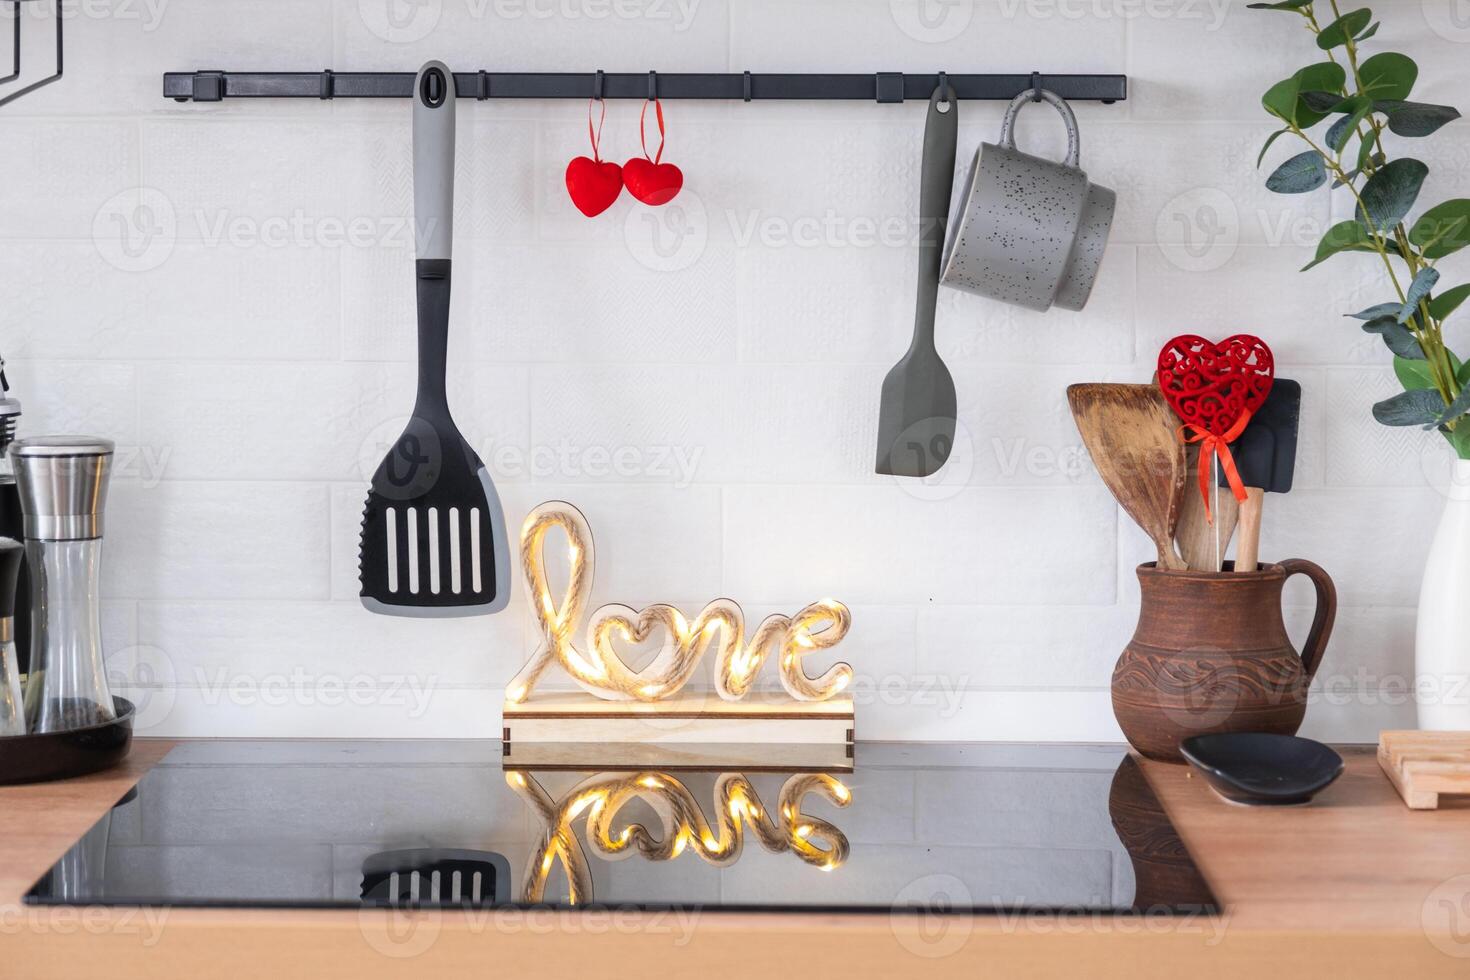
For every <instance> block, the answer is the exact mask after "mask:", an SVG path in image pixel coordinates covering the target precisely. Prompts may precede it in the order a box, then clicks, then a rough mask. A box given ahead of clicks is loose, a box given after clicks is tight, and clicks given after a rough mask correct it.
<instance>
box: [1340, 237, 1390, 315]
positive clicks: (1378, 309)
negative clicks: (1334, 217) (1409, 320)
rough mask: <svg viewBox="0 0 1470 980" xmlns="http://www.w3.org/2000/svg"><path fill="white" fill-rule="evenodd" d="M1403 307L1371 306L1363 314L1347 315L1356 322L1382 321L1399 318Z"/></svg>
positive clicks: (1388, 305)
mask: <svg viewBox="0 0 1470 980" xmlns="http://www.w3.org/2000/svg"><path fill="white" fill-rule="evenodd" d="M1352 223H1353V224H1357V222H1356V221H1354V222H1352ZM1343 224H1347V222H1343ZM1360 227H1361V226H1360ZM1401 305H1403V304H1401V303H1379V304H1378V305H1377V306H1370V307H1368V308H1367V309H1366V310H1363V311H1362V312H1361V313H1349V314H1347V315H1348V316H1350V317H1352V318H1353V319H1354V320H1379V319H1382V318H1383V317H1386V316H1397V315H1398V312H1399V307H1400V306H1401Z"/></svg>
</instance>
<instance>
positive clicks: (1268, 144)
mask: <svg viewBox="0 0 1470 980" xmlns="http://www.w3.org/2000/svg"><path fill="white" fill-rule="evenodd" d="M1289 132H1291V130H1290V129H1278V130H1276V132H1274V133H1272V134H1271V135H1270V136H1267V137H1266V142H1265V144H1264V145H1262V147H1261V152H1260V153H1259V154H1258V155H1257V156H1256V169H1257V170H1259V169H1260V168H1261V161H1262V160H1264V159H1266V151H1267V150H1269V149H1271V144H1272V143H1274V142H1276V137H1278V136H1280V135H1281V134H1282V133H1289Z"/></svg>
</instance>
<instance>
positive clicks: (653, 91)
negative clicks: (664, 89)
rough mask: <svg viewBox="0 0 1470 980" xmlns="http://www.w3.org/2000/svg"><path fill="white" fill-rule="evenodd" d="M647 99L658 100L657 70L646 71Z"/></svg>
mask: <svg viewBox="0 0 1470 980" xmlns="http://www.w3.org/2000/svg"><path fill="white" fill-rule="evenodd" d="M648 100H649V101H650V102H657V101H658V72H656V71H651V72H649V73H648Z"/></svg>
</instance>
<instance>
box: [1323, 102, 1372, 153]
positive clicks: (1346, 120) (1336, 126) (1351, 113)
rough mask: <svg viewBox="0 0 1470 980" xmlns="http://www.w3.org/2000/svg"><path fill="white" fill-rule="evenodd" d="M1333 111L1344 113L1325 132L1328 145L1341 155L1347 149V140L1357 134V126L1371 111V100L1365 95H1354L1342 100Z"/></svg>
mask: <svg viewBox="0 0 1470 980" xmlns="http://www.w3.org/2000/svg"><path fill="white" fill-rule="evenodd" d="M1333 111H1334V112H1342V113H1346V115H1344V116H1343V117H1342V118H1341V119H1339V120H1338V121H1337V122H1335V123H1333V124H1332V128H1331V129H1329V130H1327V142H1328V144H1330V145H1331V147H1332V148H1333V149H1334V150H1336V151H1337V152H1338V153H1341V152H1342V151H1343V150H1344V149H1345V148H1346V147H1347V144H1348V140H1350V139H1352V137H1353V133H1355V132H1357V130H1358V124H1359V123H1361V122H1362V121H1363V120H1364V119H1365V118H1367V116H1368V113H1370V112H1372V111H1373V100H1372V99H1370V98H1368V97H1367V96H1366V95H1355V96H1353V97H1352V98H1350V99H1343V100H1342V102H1340V103H1338V105H1337V106H1336V107H1335V108H1334V110H1333Z"/></svg>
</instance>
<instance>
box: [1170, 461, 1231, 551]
mask: <svg viewBox="0 0 1470 980" xmlns="http://www.w3.org/2000/svg"><path fill="white" fill-rule="evenodd" d="M1184 465H1185V467H1186V470H1187V472H1190V473H1194V472H1196V470H1195V467H1196V466H1198V465H1199V447H1198V446H1190V447H1189V448H1188V449H1187V450H1186V456H1185V461H1184ZM1210 510H1211V511H1212V512H1213V513H1214V515H1215V524H1214V526H1213V527H1211V526H1210V522H1209V520H1208V519H1207V518H1206V517H1205V502H1204V500H1203V499H1202V498H1201V497H1200V495H1199V494H1198V493H1194V492H1192V490H1189V489H1187V490H1185V493H1184V503H1183V505H1182V506H1181V509H1180V511H1179V526H1178V527H1177V528H1175V529H1174V542H1175V543H1176V544H1177V545H1179V554H1181V555H1183V556H1184V563H1185V564H1186V565H1188V566H1189V570H1190V571H1192V572H1218V571H1219V570H1220V565H1221V562H1222V560H1223V559H1224V557H1225V551H1226V549H1227V548H1229V547H1230V539H1231V537H1233V536H1234V534H1235V524H1236V521H1238V520H1239V519H1240V505H1239V504H1238V503H1236V500H1235V494H1233V493H1231V492H1230V491H1229V489H1225V490H1221V491H1220V492H1219V493H1217V494H1215V499H1214V500H1211V501H1210ZM1217 533H1218V537H1217V536H1216V535H1217Z"/></svg>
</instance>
